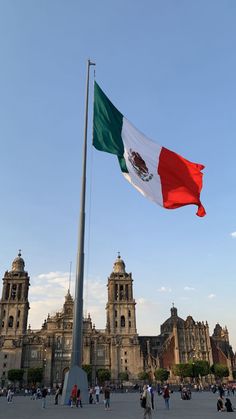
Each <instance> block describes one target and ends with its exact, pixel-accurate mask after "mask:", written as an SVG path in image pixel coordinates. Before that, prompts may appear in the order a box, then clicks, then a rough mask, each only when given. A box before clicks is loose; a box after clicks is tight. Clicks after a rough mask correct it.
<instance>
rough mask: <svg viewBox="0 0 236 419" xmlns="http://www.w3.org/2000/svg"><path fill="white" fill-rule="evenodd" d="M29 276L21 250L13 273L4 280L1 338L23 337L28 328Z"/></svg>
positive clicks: (15, 260)
mask: <svg viewBox="0 0 236 419" xmlns="http://www.w3.org/2000/svg"><path fill="white" fill-rule="evenodd" d="M29 279H30V278H29V276H28V272H26V271H25V262H24V259H22V257H21V251H20V250H19V253H18V256H17V257H16V258H15V259H14V260H13V262H12V269H11V271H9V272H8V271H6V272H5V275H4V278H3V288H2V299H1V300H0V336H2V337H5V338H10V337H12V338H13V337H14V338H17V337H19V338H20V337H21V336H23V335H24V334H25V332H26V328H27V320H28V311H29V302H28V291H29Z"/></svg>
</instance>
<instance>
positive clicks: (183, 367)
mask: <svg viewBox="0 0 236 419" xmlns="http://www.w3.org/2000/svg"><path fill="white" fill-rule="evenodd" d="M173 372H174V374H175V375H177V377H180V378H181V380H183V378H185V377H192V374H193V367H192V365H191V364H182V363H181V364H176V365H174V367H173Z"/></svg>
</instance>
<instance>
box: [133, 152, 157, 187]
mask: <svg viewBox="0 0 236 419" xmlns="http://www.w3.org/2000/svg"><path fill="white" fill-rule="evenodd" d="M128 160H129V162H130V163H131V164H132V166H133V168H134V170H135V172H136V173H137V175H138V176H139V177H140V178H141V179H142V180H143V181H144V182H149V180H151V179H152V178H153V174H152V173H149V170H148V167H147V165H146V163H145V161H144V160H143V158H142V157H141V156H140V154H139V153H138V152H137V151H133V150H132V149H131V148H130V149H129V151H128Z"/></svg>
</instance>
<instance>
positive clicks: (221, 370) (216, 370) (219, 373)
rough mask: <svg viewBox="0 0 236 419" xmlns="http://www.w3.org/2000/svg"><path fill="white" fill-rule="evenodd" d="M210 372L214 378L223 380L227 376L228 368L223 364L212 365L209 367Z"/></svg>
mask: <svg viewBox="0 0 236 419" xmlns="http://www.w3.org/2000/svg"><path fill="white" fill-rule="evenodd" d="M211 372H212V374H214V376H215V377H216V378H223V377H228V376H229V368H228V367H226V365H223V364H213V365H212V366H211Z"/></svg>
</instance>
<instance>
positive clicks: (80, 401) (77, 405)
mask: <svg viewBox="0 0 236 419" xmlns="http://www.w3.org/2000/svg"><path fill="white" fill-rule="evenodd" d="M76 407H83V406H82V400H81V395H80V388H78V390H77V399H76Z"/></svg>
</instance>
